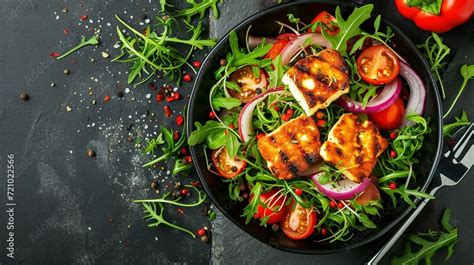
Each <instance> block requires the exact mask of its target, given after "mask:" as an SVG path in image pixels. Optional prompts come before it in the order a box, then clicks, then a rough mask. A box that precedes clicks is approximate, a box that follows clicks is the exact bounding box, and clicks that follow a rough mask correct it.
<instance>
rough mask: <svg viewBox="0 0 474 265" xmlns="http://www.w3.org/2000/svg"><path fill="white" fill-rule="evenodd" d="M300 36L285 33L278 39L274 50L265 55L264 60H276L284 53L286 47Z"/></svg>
mask: <svg viewBox="0 0 474 265" xmlns="http://www.w3.org/2000/svg"><path fill="white" fill-rule="evenodd" d="M296 37H298V35H296V34H295V33H283V34H280V35H278V36H277V37H276V39H277V41H276V42H275V43H273V45H272V48H271V49H270V50H269V51H268V52H267V54H265V56H264V57H263V58H270V59H272V60H274V59H275V58H276V57H277V56H278V55H280V53H281V52H282V51H283V49H284V48H285V46H286V45H287V44H288V43H290V42H291V41H292V40H294V39H295V38H296Z"/></svg>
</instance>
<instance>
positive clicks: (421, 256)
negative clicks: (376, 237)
mask: <svg viewBox="0 0 474 265" xmlns="http://www.w3.org/2000/svg"><path fill="white" fill-rule="evenodd" d="M450 219H451V209H446V210H445V211H444V212H443V217H442V219H441V225H442V227H443V230H442V231H432V230H429V231H428V232H427V233H418V234H412V235H409V236H407V238H406V239H407V242H406V243H405V251H404V254H403V255H402V256H396V257H392V259H391V264H393V265H395V264H397V265H402V264H406V265H408V264H419V263H421V262H422V261H424V262H425V263H426V264H431V258H432V257H433V255H434V254H435V253H436V252H437V251H438V250H440V249H442V248H444V247H446V248H447V249H448V256H447V257H446V260H447V259H449V257H451V255H452V254H453V251H454V246H455V244H456V242H457V241H458V229H457V228H455V227H453V226H452V225H451V224H450ZM412 245H415V246H417V250H413V249H412Z"/></svg>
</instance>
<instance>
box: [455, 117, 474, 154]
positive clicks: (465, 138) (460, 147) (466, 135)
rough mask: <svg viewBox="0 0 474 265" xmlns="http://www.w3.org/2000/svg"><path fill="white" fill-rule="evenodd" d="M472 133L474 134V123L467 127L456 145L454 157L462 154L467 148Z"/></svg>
mask: <svg viewBox="0 0 474 265" xmlns="http://www.w3.org/2000/svg"><path fill="white" fill-rule="evenodd" d="M472 135H474V124H473V123H471V125H470V126H469V127H468V128H467V130H466V132H465V133H464V134H463V136H462V137H461V140H459V142H458V143H457V144H456V145H455V146H454V158H458V157H459V156H460V155H461V152H462V151H463V150H464V148H466V145H467V143H468V142H469V140H471V137H472Z"/></svg>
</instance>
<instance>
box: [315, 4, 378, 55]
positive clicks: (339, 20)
mask: <svg viewBox="0 0 474 265" xmlns="http://www.w3.org/2000/svg"><path fill="white" fill-rule="evenodd" d="M373 9H374V5H373V4H369V5H365V6H361V7H356V8H355V9H354V11H353V12H352V14H350V15H349V17H348V18H347V20H345V19H344V18H343V17H342V14H341V9H340V8H339V6H338V7H337V8H336V24H337V26H338V27H339V32H338V33H337V34H336V35H329V34H328V33H326V31H324V30H323V31H322V33H323V35H324V38H326V39H327V40H328V41H329V42H330V43H331V44H332V48H333V49H335V50H337V51H339V52H340V53H342V54H346V50H347V41H348V40H349V39H351V38H353V37H355V36H357V35H359V34H360V33H361V29H360V25H362V23H364V22H365V21H366V20H368V19H369V18H370V14H371V13H372V10H373Z"/></svg>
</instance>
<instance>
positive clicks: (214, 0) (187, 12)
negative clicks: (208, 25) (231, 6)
mask: <svg viewBox="0 0 474 265" xmlns="http://www.w3.org/2000/svg"><path fill="white" fill-rule="evenodd" d="M222 2H223V0H200V1H196V0H186V3H188V4H190V5H191V7H187V8H185V9H183V10H180V11H179V12H178V13H177V14H176V15H175V16H176V17H185V18H186V20H187V21H188V22H189V21H191V18H192V17H193V16H195V15H199V19H202V18H203V17H204V14H206V10H207V9H209V8H211V10H212V13H213V15H214V17H215V18H219V10H218V9H217V4H218V3H222Z"/></svg>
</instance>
